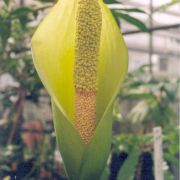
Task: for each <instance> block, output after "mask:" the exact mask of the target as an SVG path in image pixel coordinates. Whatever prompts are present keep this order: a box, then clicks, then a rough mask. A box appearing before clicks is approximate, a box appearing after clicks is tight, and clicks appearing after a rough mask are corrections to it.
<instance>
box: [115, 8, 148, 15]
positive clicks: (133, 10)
mask: <svg viewBox="0 0 180 180" xmlns="http://www.w3.org/2000/svg"><path fill="white" fill-rule="evenodd" d="M117 10H119V11H125V12H136V13H144V14H146V12H145V11H143V10H142V9H138V8H119V9H117Z"/></svg>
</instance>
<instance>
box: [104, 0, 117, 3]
mask: <svg viewBox="0 0 180 180" xmlns="http://www.w3.org/2000/svg"><path fill="white" fill-rule="evenodd" d="M104 2H105V3H106V4H112V3H120V2H119V1H118V0H104Z"/></svg>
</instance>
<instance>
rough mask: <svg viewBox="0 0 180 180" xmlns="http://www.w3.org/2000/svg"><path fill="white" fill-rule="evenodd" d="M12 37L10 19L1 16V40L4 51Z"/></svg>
mask: <svg viewBox="0 0 180 180" xmlns="http://www.w3.org/2000/svg"><path fill="white" fill-rule="evenodd" d="M10 35H11V22H10V20H9V19H8V18H4V17H1V16H0V38H1V42H2V46H3V49H4V48H5V46H6V44H7V40H8V38H9V37H10Z"/></svg>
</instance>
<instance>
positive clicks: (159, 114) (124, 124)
mask: <svg viewBox="0 0 180 180" xmlns="http://www.w3.org/2000/svg"><path fill="white" fill-rule="evenodd" d="M54 2H55V1H52V0H36V1H33V0H31V1H30V0H29V1H27V0H26V1H25V0H19V1H18V0H16V1H12V0H2V1H0V100H1V101H0V102H1V103H0V179H5V178H6V179H18V180H21V179H38V180H39V179H58V180H60V179H65V177H64V169H63V165H62V159H61V157H60V154H59V153H58V151H57V149H56V142H55V136H54V129H53V121H52V114H51V110H50V100H49V97H48V95H47V92H46V91H45V90H44V88H43V85H42V84H41V82H40V80H39V78H38V76H37V73H36V71H35V69H34V67H33V64H32V56H31V51H30V39H31V36H32V34H33V32H34V30H35V28H36V27H37V25H38V24H39V22H40V21H41V20H42V18H43V17H44V16H45V15H46V14H47V13H48V11H49V9H50V7H51V6H52V5H53V3H54ZM105 3H107V4H108V6H109V7H110V8H111V10H112V13H113V15H114V17H115V19H116V22H117V23H118V25H120V26H123V23H122V22H124V21H126V22H127V23H128V24H130V25H133V26H134V27H136V31H141V32H146V33H147V34H148V33H149V32H150V33H151V32H152V30H151V29H150V28H148V23H146V22H144V21H142V20H141V19H140V18H138V17H137V16H134V14H141V15H142V16H145V17H147V18H148V17H149V16H150V13H149V12H146V10H142V9H138V8H137V7H133V6H128V5H126V3H124V1H115V0H105ZM114 3H116V5H117V4H118V5H119V6H116V8H114V6H113V5H114ZM177 3H178V1H171V2H169V3H167V4H163V5H161V6H158V8H156V9H155V10H154V13H156V12H158V11H162V10H165V9H167V8H169V7H170V6H173V5H174V4H177ZM122 28H123V27H122ZM124 34H128V33H127V32H124ZM151 70H152V64H151V65H143V66H141V67H139V68H136V70H134V71H130V73H129V74H128V76H127V78H126V81H125V83H124V87H123V88H122V90H121V92H120V93H119V95H118V97H117V100H116V101H115V104H114V114H113V118H114V124H113V138H112V151H111V155H110V157H109V161H108V164H107V167H106V169H105V172H104V174H103V177H102V180H105V179H110V180H115V179H120V178H121V179H124V180H125V179H127V180H130V179H136V180H143V179H144V180H153V179H154V173H153V155H152V154H153V142H152V141H153V140H152V129H153V127H154V126H161V127H162V128H163V135H164V136H163V140H164V141H163V142H164V143H163V155H164V160H165V165H164V167H165V173H166V176H165V178H166V179H167V180H170V179H172V180H173V179H174V175H175V169H177V168H178V149H179V147H178V131H179V127H178V122H177V119H178V117H177V114H178V113H177V112H178V109H177V107H178V106H177V104H178V98H177V97H178V85H179V80H178V79H177V78H173V79H172V78H165V77H156V76H155V75H154V74H153V73H150V72H151ZM120 111H121V113H122V114H120Z"/></svg>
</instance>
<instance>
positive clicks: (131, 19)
mask: <svg viewBox="0 0 180 180" xmlns="http://www.w3.org/2000/svg"><path fill="white" fill-rule="evenodd" d="M114 14H115V15H116V16H118V17H119V18H122V19H124V20H125V21H127V22H128V23H130V24H132V25H134V26H136V27H138V28H139V29H140V30H141V31H143V32H147V31H148V28H147V27H146V25H145V24H144V23H143V22H142V21H140V20H139V19H137V18H135V17H132V16H130V15H128V14H126V13H122V12H120V11H117V10H114Z"/></svg>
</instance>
